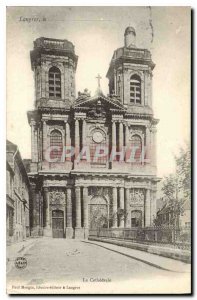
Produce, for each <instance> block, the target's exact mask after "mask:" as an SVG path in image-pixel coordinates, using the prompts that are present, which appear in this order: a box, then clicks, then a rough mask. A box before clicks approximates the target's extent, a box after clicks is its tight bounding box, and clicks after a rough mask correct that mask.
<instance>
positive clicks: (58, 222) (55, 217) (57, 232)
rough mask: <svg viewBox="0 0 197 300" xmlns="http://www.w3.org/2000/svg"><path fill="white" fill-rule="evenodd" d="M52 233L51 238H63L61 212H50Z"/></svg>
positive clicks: (62, 216)
mask: <svg viewBox="0 0 197 300" xmlns="http://www.w3.org/2000/svg"><path fill="white" fill-rule="evenodd" d="M52 233H53V238H63V237H64V212H63V211H62V210H58V209H57V210H53V211H52Z"/></svg>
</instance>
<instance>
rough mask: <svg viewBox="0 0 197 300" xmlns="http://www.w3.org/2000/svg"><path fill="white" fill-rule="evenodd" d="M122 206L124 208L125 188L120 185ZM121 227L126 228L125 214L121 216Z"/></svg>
mask: <svg viewBox="0 0 197 300" xmlns="http://www.w3.org/2000/svg"><path fill="white" fill-rule="evenodd" d="M119 195H120V208H121V209H124V188H123V187H120V194H119ZM119 227H120V228H124V216H122V217H121V218H120V224H119Z"/></svg>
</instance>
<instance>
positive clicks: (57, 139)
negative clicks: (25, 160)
mask: <svg viewBox="0 0 197 300" xmlns="http://www.w3.org/2000/svg"><path fill="white" fill-rule="evenodd" d="M50 147H54V149H51V152H50V158H52V159H54V158H61V156H62V149H63V144H62V134H61V132H60V131H59V130H56V129H55V130H53V131H52V132H51V134H50Z"/></svg>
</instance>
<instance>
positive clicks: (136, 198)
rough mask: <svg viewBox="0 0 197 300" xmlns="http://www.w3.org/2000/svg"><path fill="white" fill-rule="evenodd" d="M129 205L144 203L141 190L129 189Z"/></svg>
mask: <svg viewBox="0 0 197 300" xmlns="http://www.w3.org/2000/svg"><path fill="white" fill-rule="evenodd" d="M130 199H131V204H130V206H132V204H134V203H135V204H143V203H144V191H143V190H142V189H131V194H130Z"/></svg>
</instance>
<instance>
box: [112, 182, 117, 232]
mask: <svg viewBox="0 0 197 300" xmlns="http://www.w3.org/2000/svg"><path fill="white" fill-rule="evenodd" d="M112 205H113V207H112V214H113V224H112V227H114V228H116V227H117V209H118V204H117V187H113V204H112Z"/></svg>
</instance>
